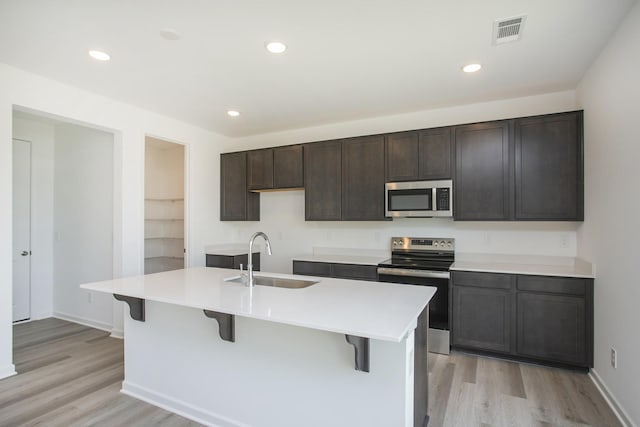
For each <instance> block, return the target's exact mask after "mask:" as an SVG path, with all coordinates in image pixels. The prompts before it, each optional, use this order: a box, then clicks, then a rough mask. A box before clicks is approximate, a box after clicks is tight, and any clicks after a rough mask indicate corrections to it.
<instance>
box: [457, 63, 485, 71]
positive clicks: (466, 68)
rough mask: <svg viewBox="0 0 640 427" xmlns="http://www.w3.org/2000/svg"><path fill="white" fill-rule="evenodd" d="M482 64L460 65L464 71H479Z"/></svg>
mask: <svg viewBox="0 0 640 427" xmlns="http://www.w3.org/2000/svg"><path fill="white" fill-rule="evenodd" d="M481 68H482V65H480V64H468V65H465V66H464V67H462V71H464V72H465V73H475V72H476V71H480V69H481Z"/></svg>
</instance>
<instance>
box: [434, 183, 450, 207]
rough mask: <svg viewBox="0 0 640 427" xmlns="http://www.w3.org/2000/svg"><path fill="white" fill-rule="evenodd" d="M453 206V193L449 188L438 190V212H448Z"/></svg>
mask: <svg viewBox="0 0 640 427" xmlns="http://www.w3.org/2000/svg"><path fill="white" fill-rule="evenodd" d="M450 206H451V191H450V189H449V188H436V210H438V211H448V210H449V209H451V208H450Z"/></svg>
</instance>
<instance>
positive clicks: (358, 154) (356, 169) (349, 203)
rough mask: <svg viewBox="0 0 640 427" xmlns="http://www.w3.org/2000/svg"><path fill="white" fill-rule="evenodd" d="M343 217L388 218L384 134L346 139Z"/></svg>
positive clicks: (356, 218)
mask: <svg viewBox="0 0 640 427" xmlns="http://www.w3.org/2000/svg"><path fill="white" fill-rule="evenodd" d="M342 160H343V161H342V219H343V220H347V221H349V220H352V221H370V220H374V221H380V220H385V219H386V218H385V210H384V209H385V208H384V137H383V136H382V135H376V136H368V137H364V138H353V139H349V140H345V141H344V142H343V143H342Z"/></svg>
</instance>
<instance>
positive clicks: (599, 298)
mask: <svg viewBox="0 0 640 427" xmlns="http://www.w3.org/2000/svg"><path fill="white" fill-rule="evenodd" d="M639 45H640V5H638V4H636V6H635V7H634V8H633V9H632V10H631V12H630V13H629V15H628V16H627V18H626V19H625V21H624V22H623V24H622V25H621V26H620V27H619V29H618V31H617V33H616V34H615V35H614V36H613V38H612V39H611V41H610V42H609V44H608V45H607V46H606V48H605V49H604V50H603V52H602V53H601V55H600V56H599V57H598V59H597V60H596V61H595V63H594V64H593V65H592V66H591V68H590V69H589V70H588V72H587V73H586V74H585V76H584V78H583V80H582V81H581V83H580V85H579V88H578V95H579V102H580V104H581V105H582V107H584V110H585V120H584V122H585V177H586V183H585V221H584V224H583V225H582V226H581V227H579V230H578V231H579V233H578V236H579V240H578V242H579V244H578V252H579V253H580V254H581V255H582V256H584V257H585V258H588V259H591V260H593V261H594V262H595V263H596V264H597V278H596V282H595V371H596V373H597V375H598V376H599V377H600V378H601V379H602V381H603V382H604V383H605V384H606V385H607V387H608V388H609V389H610V391H611V392H612V394H613V395H614V396H615V398H617V400H618V401H619V403H620V404H621V405H622V407H624V409H626V411H627V412H628V415H629V416H630V418H631V419H633V420H634V422H635V423H636V424H640V407H639V406H638V396H640V364H639V363H638V361H639V360H640V339H638V332H637V328H638V325H640V310H638V303H639V301H640V283H639V279H638V277H639V276H638V273H639V270H638V261H639V259H638V253H639V252H638V242H639V241H640V226H638V221H639V219H640V198H638V194H639V190H638V183H640V168H639V167H638V161H639V160H640V144H639V137H638V119H639V118H640V85H639V84H638V69H640V49H639V48H638V46H639ZM611 347H615V348H616V349H617V351H618V358H619V359H618V368H617V369H613V368H612V367H611V364H610V361H609V360H610V359H609V356H610V348H611Z"/></svg>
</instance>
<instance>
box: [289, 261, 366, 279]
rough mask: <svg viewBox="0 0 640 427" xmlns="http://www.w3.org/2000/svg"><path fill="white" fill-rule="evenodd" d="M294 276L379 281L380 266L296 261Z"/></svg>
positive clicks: (294, 262)
mask: <svg viewBox="0 0 640 427" xmlns="http://www.w3.org/2000/svg"><path fill="white" fill-rule="evenodd" d="M293 274H303V275H305V276H320V277H334V278H337V279H353V280H371V281H377V280H378V266H377V265H363V264H342V263H330V262H313V261H296V260H294V261H293Z"/></svg>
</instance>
